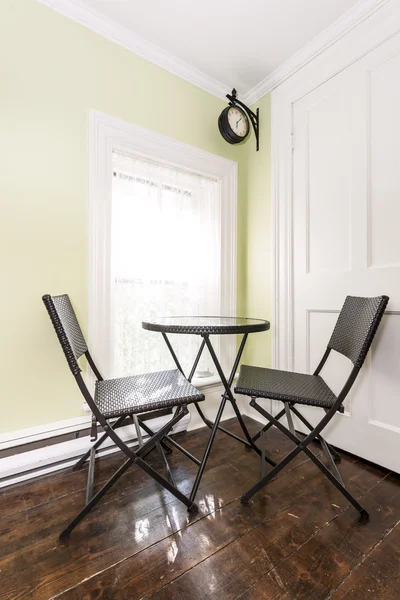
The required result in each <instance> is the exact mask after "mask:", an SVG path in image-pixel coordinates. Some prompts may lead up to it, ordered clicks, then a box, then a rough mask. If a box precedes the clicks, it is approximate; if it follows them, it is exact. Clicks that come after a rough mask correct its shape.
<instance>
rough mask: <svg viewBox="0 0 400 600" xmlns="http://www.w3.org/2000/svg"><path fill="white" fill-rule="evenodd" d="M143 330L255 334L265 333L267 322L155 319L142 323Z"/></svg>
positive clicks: (224, 319)
mask: <svg viewBox="0 0 400 600" xmlns="http://www.w3.org/2000/svg"><path fill="white" fill-rule="evenodd" d="M142 327H143V329H148V330H149V331H159V332H161V333H193V334H198V335H201V334H203V333H208V334H218V335H223V334H228V333H256V332H259V331H267V330H268V329H269V327H270V324H269V321H265V320H263V319H246V318H242V317H206V316H197V317H196V316H193V317H191V316H186V317H157V318H155V319H151V320H149V321H143V322H142Z"/></svg>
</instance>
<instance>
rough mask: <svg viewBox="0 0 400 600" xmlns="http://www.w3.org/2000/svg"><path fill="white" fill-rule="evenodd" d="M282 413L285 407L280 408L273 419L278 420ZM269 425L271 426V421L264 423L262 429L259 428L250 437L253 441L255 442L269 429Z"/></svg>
mask: <svg viewBox="0 0 400 600" xmlns="http://www.w3.org/2000/svg"><path fill="white" fill-rule="evenodd" d="M284 414H285V409H284V408H283V409H282V410H281V412H280V413H278V414H277V415H276V417H275V419H278V421H279V419H280V418H281V417H283V415H284ZM271 427H272V423H267V424H266V425H264V427H263V428H262V429H260V431H259V432H258V433H256V435H254V436H253V437H252V438H251V439H252V440H253V442H256V441H257V440H258V438H259V437H260V436H262V435H263V434H264V433H266V432H267V431H268V429H270V428H271Z"/></svg>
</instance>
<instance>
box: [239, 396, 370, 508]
mask: <svg viewBox="0 0 400 600" xmlns="http://www.w3.org/2000/svg"><path fill="white" fill-rule="evenodd" d="M251 406H252V407H253V408H254V409H255V410H257V411H258V412H259V413H260V414H261V415H263V416H264V417H265V418H266V419H268V420H269V421H270V422H271V423H272V424H273V425H275V426H276V427H277V428H278V429H279V430H280V431H282V432H283V433H284V434H285V435H286V436H287V437H288V438H289V439H290V440H292V441H293V442H294V443H295V444H296V448H294V449H293V450H292V451H291V452H289V454H287V456H285V458H284V459H282V460H281V462H280V463H279V464H278V465H276V467H274V468H273V469H272V470H271V471H270V472H269V473H268V475H266V476H265V477H263V478H261V479H260V481H258V482H257V483H256V485H254V486H253V487H252V488H251V489H250V490H249V491H248V492H246V494H244V495H243V496H242V498H241V502H242V504H247V503H248V501H249V500H250V498H251V497H252V496H253V495H254V494H255V493H256V492H258V491H259V490H260V489H261V488H263V487H264V485H266V484H267V483H268V482H269V481H271V479H273V478H274V477H275V476H276V475H277V474H278V473H279V472H280V471H281V470H282V469H283V468H284V467H285V466H286V465H287V464H288V463H289V462H291V461H292V460H293V459H294V458H295V457H296V456H297V455H298V454H299V453H300V452H302V451H303V452H305V453H306V455H307V456H308V457H309V458H310V459H311V460H312V461H313V462H314V464H315V465H316V466H317V467H318V468H319V469H320V470H321V471H322V472H323V473H324V475H326V477H327V478H328V479H329V480H330V481H331V482H332V483H333V484H334V486H335V487H336V488H337V489H338V490H339V491H340V492H341V493H342V494H343V496H345V498H347V500H348V501H349V502H350V503H351V504H352V505H353V506H354V508H356V510H358V512H359V513H360V515H361V518H362V519H363V520H366V519H367V518H368V513H367V511H366V510H365V509H364V508H363V507H362V506H361V504H360V503H359V502H357V500H356V499H355V498H354V497H353V496H352V495H351V494H350V492H349V491H348V490H347V489H346V488H345V487H344V485H343V483H342V482H341V481H340V480H339V479H337V477H336V476H335V475H334V474H333V473H332V472H331V471H330V470H329V469H328V468H327V467H326V466H325V465H324V463H322V462H321V461H320V460H319V458H317V456H315V454H314V453H313V452H312V451H311V450H310V449H309V448H308V444H310V443H311V442H312V441H313V439H314V438H315V437H317V436H318V432H315V429H314V430H312V432H311V434H310V436H309V437H308V442H307V444H304V441H303V442H301V441H300V440H299V439H298V438H297V437H296V436H295V435H293V434H292V433H291V431H289V429H287V428H286V427H285V426H284V425H283V424H282V423H281V422H280V421H278V420H277V419H276V418H274V417H272V415H270V414H269V413H267V411H265V410H264V409H263V408H262V407H261V406H259V405H258V404H257V403H256V401H255V399H253V400H252V401H251ZM313 433H314V435H313ZM340 479H341V478H340Z"/></svg>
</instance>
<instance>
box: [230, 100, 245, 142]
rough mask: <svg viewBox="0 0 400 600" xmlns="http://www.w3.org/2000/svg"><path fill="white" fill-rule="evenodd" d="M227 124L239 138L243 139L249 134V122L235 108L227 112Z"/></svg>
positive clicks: (242, 113)
mask: <svg viewBox="0 0 400 600" xmlns="http://www.w3.org/2000/svg"><path fill="white" fill-rule="evenodd" d="M228 123H229V126H230V128H231V129H232V131H233V132H234V133H235V134H236V135H237V136H239V137H240V138H243V139H244V138H245V137H246V136H247V134H248V133H249V120H248V118H247V115H246V114H245V113H244V112H243V111H242V110H240V109H239V108H238V107H237V106H231V107H230V108H229V110H228Z"/></svg>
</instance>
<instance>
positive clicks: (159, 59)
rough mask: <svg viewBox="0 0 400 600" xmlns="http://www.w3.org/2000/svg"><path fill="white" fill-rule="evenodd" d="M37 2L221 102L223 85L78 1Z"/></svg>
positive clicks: (44, 0) (223, 95)
mask: <svg viewBox="0 0 400 600" xmlns="http://www.w3.org/2000/svg"><path fill="white" fill-rule="evenodd" d="M37 2H39V4H43V5H45V6H48V7H49V8H52V9H53V10H55V11H56V12H58V13H60V14H62V15H64V16H65V17H68V18H69V19H71V20H72V21H75V22H76V23H79V24H80V25H83V26H84V27H87V28H88V29H90V30H91V31H94V32H95V33H98V34H99V35H101V36H103V37H104V38H106V39H108V40H110V41H111V42H114V43H115V44H118V45H119V46H122V47H123V48H125V49H126V50H129V51H130V52H133V53H134V54H136V55H138V56H141V57H142V58H145V59H146V60H148V61H150V62H151V63H153V64H155V65H157V66H159V67H161V68H163V69H165V70H166V71H169V72H170V73H173V74H174V75H177V76H178V77H180V78H181V79H184V80H185V81H188V82H189V83H192V84H193V85H195V86H197V87H199V88H201V89H202V90H204V91H205V92H208V93H209V94H212V95H213V96H217V98H222V99H225V94H226V93H227V86H226V85H225V84H222V83H220V82H219V81H217V80H216V79H214V78H213V77H210V76H209V75H206V74H205V73H203V72H202V71H200V70H199V69H196V67H193V66H192V65H190V64H188V63H186V62H184V61H183V60H180V59H179V58H177V57H176V56H174V55H172V54H170V53H169V52H166V51H165V50H162V48H159V47H158V46H155V45H154V44H152V43H150V42H148V41H147V40H145V39H143V38H142V37H140V36H138V35H137V34H136V33H134V32H133V31H131V30H130V29H128V28H127V27H123V26H122V25H119V24H118V23H115V21H112V20H111V19H108V18H107V17H104V16H103V15H102V14H100V13H99V12H97V11H94V10H91V9H89V8H87V7H86V6H84V5H83V4H82V3H81V2H79V0H37Z"/></svg>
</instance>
